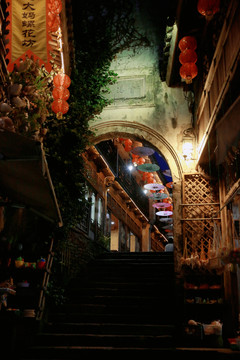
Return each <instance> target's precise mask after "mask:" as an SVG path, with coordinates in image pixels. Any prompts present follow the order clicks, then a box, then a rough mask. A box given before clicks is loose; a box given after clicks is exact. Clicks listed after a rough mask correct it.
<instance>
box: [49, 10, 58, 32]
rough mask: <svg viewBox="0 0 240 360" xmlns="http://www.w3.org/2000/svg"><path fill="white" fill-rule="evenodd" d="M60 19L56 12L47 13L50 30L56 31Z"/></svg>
mask: <svg viewBox="0 0 240 360" xmlns="http://www.w3.org/2000/svg"><path fill="white" fill-rule="evenodd" d="M60 25H61V21H60V16H59V15H58V14H53V13H51V12H50V11H49V13H48V29H49V31H50V32H56V31H58V29H59V28H60Z"/></svg>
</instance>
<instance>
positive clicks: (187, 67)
mask: <svg viewBox="0 0 240 360" xmlns="http://www.w3.org/2000/svg"><path fill="white" fill-rule="evenodd" d="M179 73H180V76H181V78H182V79H184V80H185V82H186V83H187V84H191V82H192V80H193V79H194V78H195V77H196V76H197V74H198V68H197V66H196V64H194V63H186V64H183V65H182V66H181V67H180V70H179Z"/></svg>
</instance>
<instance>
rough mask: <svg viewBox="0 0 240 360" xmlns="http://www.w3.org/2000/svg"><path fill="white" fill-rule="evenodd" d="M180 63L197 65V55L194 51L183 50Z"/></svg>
mask: <svg viewBox="0 0 240 360" xmlns="http://www.w3.org/2000/svg"><path fill="white" fill-rule="evenodd" d="M179 61H180V63H181V64H185V63H193V64H195V63H196V61H197V54H196V52H195V51H194V50H192V49H186V50H183V51H182V52H181V53H180V55H179Z"/></svg>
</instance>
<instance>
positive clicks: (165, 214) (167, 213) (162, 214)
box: [156, 211, 173, 216]
mask: <svg viewBox="0 0 240 360" xmlns="http://www.w3.org/2000/svg"><path fill="white" fill-rule="evenodd" d="M172 214H173V212H172V211H158V212H156V215H158V216H170V215H172Z"/></svg>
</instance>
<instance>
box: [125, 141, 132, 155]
mask: <svg viewBox="0 0 240 360" xmlns="http://www.w3.org/2000/svg"><path fill="white" fill-rule="evenodd" d="M124 147H125V150H126V151H127V152H129V151H130V150H131V148H132V140H130V139H127V140H125V141H124Z"/></svg>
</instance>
